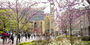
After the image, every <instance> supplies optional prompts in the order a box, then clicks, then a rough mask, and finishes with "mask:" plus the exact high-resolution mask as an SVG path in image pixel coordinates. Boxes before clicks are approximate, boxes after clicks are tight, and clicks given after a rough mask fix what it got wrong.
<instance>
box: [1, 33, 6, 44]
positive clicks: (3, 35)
mask: <svg viewBox="0 0 90 45" xmlns="http://www.w3.org/2000/svg"><path fill="white" fill-rule="evenodd" d="M1 39H3V45H4V43H5V40H6V39H7V33H6V31H4V32H3V33H2V34H1Z"/></svg>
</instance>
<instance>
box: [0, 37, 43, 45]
mask: <svg viewBox="0 0 90 45" xmlns="http://www.w3.org/2000/svg"><path fill="white" fill-rule="evenodd" d="M39 39H40V38H39V37H32V38H30V39H28V40H27V41H26V40H25V37H23V38H22V39H21V43H23V42H31V41H33V40H39ZM42 39H44V37H42ZM7 42H8V41H7ZM7 42H6V43H5V44H4V45H16V37H15V38H14V44H11V43H7ZM0 45H3V44H2V39H0Z"/></svg>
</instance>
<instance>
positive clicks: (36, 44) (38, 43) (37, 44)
mask: <svg viewBox="0 0 90 45" xmlns="http://www.w3.org/2000/svg"><path fill="white" fill-rule="evenodd" d="M46 44H47V41H45V40H35V41H32V42H25V43H20V44H18V45H46Z"/></svg>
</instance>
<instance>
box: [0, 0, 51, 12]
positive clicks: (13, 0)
mask: <svg viewBox="0 0 90 45" xmlns="http://www.w3.org/2000/svg"><path fill="white" fill-rule="evenodd" d="M0 1H2V2H8V1H10V2H15V0H0ZM21 1H22V0H19V2H21ZM28 1H30V2H48V0H23V1H22V2H28ZM35 7H36V6H35ZM40 7H46V9H45V10H44V12H45V13H50V4H49V3H46V4H43V3H40V4H39V5H38V6H37V8H40Z"/></svg>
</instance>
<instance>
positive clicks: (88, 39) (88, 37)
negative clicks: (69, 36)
mask: <svg viewBox="0 0 90 45" xmlns="http://www.w3.org/2000/svg"><path fill="white" fill-rule="evenodd" d="M82 40H83V41H90V36H85V37H82Z"/></svg>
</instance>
